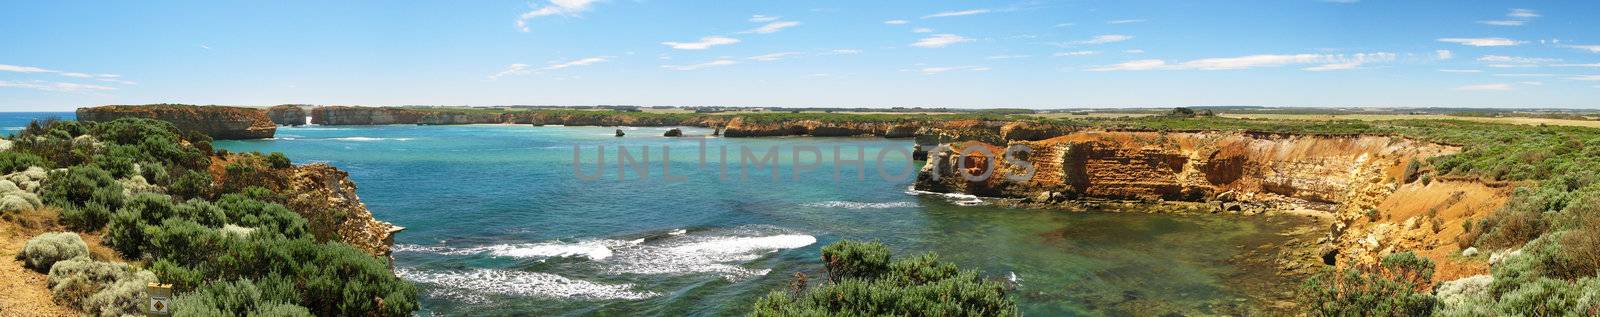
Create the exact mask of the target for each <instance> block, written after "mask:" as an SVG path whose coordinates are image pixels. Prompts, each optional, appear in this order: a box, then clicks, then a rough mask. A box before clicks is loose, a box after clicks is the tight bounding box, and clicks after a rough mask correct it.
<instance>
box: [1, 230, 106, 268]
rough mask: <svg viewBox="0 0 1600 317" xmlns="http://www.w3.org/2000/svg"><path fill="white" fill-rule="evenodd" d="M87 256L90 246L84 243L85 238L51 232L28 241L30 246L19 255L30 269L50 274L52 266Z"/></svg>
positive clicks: (66, 233) (67, 233)
mask: <svg viewBox="0 0 1600 317" xmlns="http://www.w3.org/2000/svg"><path fill="white" fill-rule="evenodd" d="M87 256H89V245H88V244H85V243H83V238H80V237H78V234H76V233H71V232H50V233H45V234H41V235H39V236H37V237H33V239H28V244H27V245H24V246H23V247H22V253H18V254H17V258H18V259H23V260H24V263H26V264H27V266H28V267H30V268H33V269H34V270H37V271H39V272H49V271H50V266H52V265H55V264H56V262H60V261H65V260H68V259H72V258H77V257H87Z"/></svg>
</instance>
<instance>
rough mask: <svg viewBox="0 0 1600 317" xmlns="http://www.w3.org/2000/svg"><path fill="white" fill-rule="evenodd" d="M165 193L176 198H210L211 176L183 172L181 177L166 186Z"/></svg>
mask: <svg viewBox="0 0 1600 317" xmlns="http://www.w3.org/2000/svg"><path fill="white" fill-rule="evenodd" d="M167 193H171V194H172V195H173V196H175V197H178V198H211V174H207V173H205V172H197V171H184V172H183V175H182V176H178V179H177V180H174V181H172V185H170V186H167Z"/></svg>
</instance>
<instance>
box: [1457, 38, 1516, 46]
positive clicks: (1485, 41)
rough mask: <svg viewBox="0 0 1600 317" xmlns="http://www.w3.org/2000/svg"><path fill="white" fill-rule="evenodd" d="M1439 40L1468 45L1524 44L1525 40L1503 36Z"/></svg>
mask: <svg viewBox="0 0 1600 317" xmlns="http://www.w3.org/2000/svg"><path fill="white" fill-rule="evenodd" d="M1439 41H1440V42H1445V43H1456V44H1461V45H1467V46H1515V45H1517V44H1522V43H1523V42H1520V41H1517V40H1513V39H1508V38H1503V37H1483V38H1442V39H1439Z"/></svg>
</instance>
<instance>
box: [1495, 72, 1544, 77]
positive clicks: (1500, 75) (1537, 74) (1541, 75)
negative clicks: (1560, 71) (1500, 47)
mask: <svg viewBox="0 0 1600 317" xmlns="http://www.w3.org/2000/svg"><path fill="white" fill-rule="evenodd" d="M1494 76H1495V77H1555V76H1560V75H1556V74H1541V73H1511V74H1494Z"/></svg>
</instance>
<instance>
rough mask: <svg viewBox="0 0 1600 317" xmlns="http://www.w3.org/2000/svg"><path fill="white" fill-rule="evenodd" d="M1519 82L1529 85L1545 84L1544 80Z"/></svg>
mask: <svg viewBox="0 0 1600 317" xmlns="http://www.w3.org/2000/svg"><path fill="white" fill-rule="evenodd" d="M1517 83H1518V84H1523V85H1528V86H1543V85H1544V82H1542V81H1519V82H1517Z"/></svg>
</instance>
